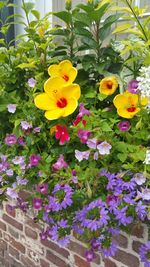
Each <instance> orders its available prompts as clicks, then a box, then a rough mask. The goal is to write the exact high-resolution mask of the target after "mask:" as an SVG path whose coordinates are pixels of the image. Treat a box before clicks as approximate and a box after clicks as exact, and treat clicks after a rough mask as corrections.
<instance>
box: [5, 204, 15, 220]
mask: <svg viewBox="0 0 150 267" xmlns="http://www.w3.org/2000/svg"><path fill="white" fill-rule="evenodd" d="M6 212H7V213H8V215H10V216H12V217H15V216H16V210H15V208H13V207H12V206H11V205H9V204H6Z"/></svg>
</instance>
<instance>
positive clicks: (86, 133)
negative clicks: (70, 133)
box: [77, 129, 91, 144]
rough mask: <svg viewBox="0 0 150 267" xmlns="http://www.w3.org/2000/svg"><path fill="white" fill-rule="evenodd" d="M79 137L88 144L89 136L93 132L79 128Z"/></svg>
mask: <svg viewBox="0 0 150 267" xmlns="http://www.w3.org/2000/svg"><path fill="white" fill-rule="evenodd" d="M77 134H78V137H79V139H80V142H81V143H83V144H86V142H87V140H88V138H89V136H90V135H91V132H90V131H88V130H83V129H78V133H77Z"/></svg>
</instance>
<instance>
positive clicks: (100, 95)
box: [98, 94, 108, 101]
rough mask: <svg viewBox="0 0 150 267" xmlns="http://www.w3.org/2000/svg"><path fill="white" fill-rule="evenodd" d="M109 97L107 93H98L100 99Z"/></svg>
mask: <svg viewBox="0 0 150 267" xmlns="http://www.w3.org/2000/svg"><path fill="white" fill-rule="evenodd" d="M107 97H108V96H107V95H104V94H98V99H99V100H100V101H103V100H105V99H106V98H107Z"/></svg>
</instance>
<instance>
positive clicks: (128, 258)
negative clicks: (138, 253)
mask: <svg viewBox="0 0 150 267" xmlns="http://www.w3.org/2000/svg"><path fill="white" fill-rule="evenodd" d="M113 258H114V259H115V260H117V261H119V262H121V263H123V264H125V265H127V266H128V267H133V263H134V266H136V267H139V259H138V258H137V257H135V256H134V255H132V254H130V253H126V252H125V251H123V250H121V249H118V250H117V252H116V254H115V256H114V257H113Z"/></svg>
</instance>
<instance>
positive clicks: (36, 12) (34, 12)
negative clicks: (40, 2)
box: [31, 9, 40, 20]
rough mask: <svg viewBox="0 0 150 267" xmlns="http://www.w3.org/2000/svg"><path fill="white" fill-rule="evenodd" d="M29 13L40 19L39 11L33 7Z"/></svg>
mask: <svg viewBox="0 0 150 267" xmlns="http://www.w3.org/2000/svg"><path fill="white" fill-rule="evenodd" d="M31 13H32V14H33V15H34V17H35V18H36V19H37V20H39V19H40V12H39V11H38V10H35V9H33V10H32V11H31Z"/></svg>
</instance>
